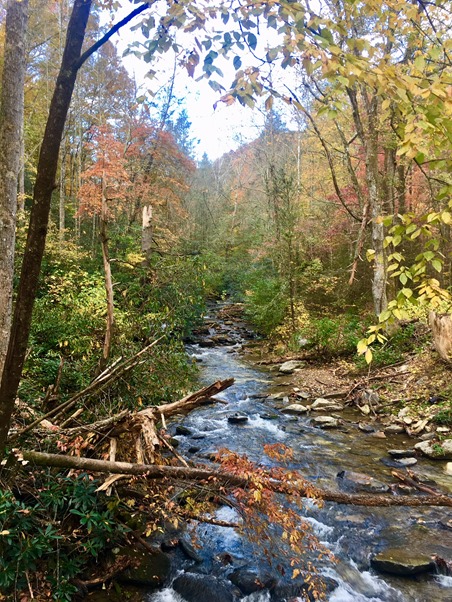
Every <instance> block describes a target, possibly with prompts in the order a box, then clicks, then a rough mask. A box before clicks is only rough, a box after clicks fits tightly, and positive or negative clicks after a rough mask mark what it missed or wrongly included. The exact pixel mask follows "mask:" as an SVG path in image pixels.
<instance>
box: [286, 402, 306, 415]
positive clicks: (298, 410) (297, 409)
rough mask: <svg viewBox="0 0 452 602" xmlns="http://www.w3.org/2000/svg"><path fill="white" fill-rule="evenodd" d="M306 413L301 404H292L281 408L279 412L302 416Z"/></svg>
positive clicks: (304, 407)
mask: <svg viewBox="0 0 452 602" xmlns="http://www.w3.org/2000/svg"><path fill="white" fill-rule="evenodd" d="M307 411H308V408H307V407H306V406H304V405H301V403H292V404H291V405H290V406H287V407H286V408H283V409H282V410H281V412H283V413H284V414H304V413H305V412H307Z"/></svg>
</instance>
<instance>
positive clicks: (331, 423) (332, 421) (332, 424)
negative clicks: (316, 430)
mask: <svg viewBox="0 0 452 602" xmlns="http://www.w3.org/2000/svg"><path fill="white" fill-rule="evenodd" d="M313 423H314V424H315V426H318V427H320V428H321V429H334V428H337V427H338V426H339V424H340V420H339V418H334V417H333V416H317V418H314V419H313Z"/></svg>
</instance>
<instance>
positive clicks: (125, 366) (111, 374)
mask: <svg viewBox="0 0 452 602" xmlns="http://www.w3.org/2000/svg"><path fill="white" fill-rule="evenodd" d="M163 336H164V335H162V336H161V337H159V338H158V339H156V340H155V341H152V343H150V344H149V345H147V346H146V347H144V348H143V349H141V351H138V353H135V355H132V356H131V357H129V358H127V359H125V360H123V359H122V358H121V357H120V358H118V359H117V360H116V361H115V362H113V364H111V366H108V367H107V368H106V369H105V370H104V371H103V372H102V373H101V374H99V375H98V376H96V378H95V379H94V380H92V381H91V382H90V384H89V385H88V386H87V387H85V388H84V389H83V390H82V391H79V392H78V393H76V394H75V395H74V396H73V397H71V398H70V399H68V400H66V401H64V402H63V403H61V404H60V405H59V406H57V407H56V408H54V409H53V410H51V411H50V412H47V414H44V416H41V418H38V419H37V420H35V421H34V422H32V423H31V424H29V425H28V426H27V427H25V428H24V429H23V430H22V431H20V432H19V433H16V434H15V435H13V436H12V437H10V439H9V441H15V440H16V439H18V438H19V437H22V435H25V434H26V433H28V432H30V431H31V430H33V429H34V428H35V426H37V425H38V424H39V423H40V422H42V421H43V420H45V419H47V418H50V417H53V418H56V417H57V416H59V415H60V414H62V413H63V412H66V411H67V410H68V409H69V408H72V407H73V406H74V405H75V404H76V403H77V402H78V401H79V400H80V399H82V398H83V397H86V396H88V395H90V394H92V393H94V392H98V391H100V390H101V389H103V387H105V386H106V385H107V384H110V383H112V382H114V381H115V380H117V379H118V378H119V377H120V376H122V375H123V374H124V373H125V372H128V371H129V370H131V369H132V368H134V367H135V366H136V365H137V364H139V363H140V358H141V356H142V355H143V354H145V353H147V352H148V351H150V350H151V349H152V347H154V346H155V345H157V343H159V342H160V341H161V340H162V338H163Z"/></svg>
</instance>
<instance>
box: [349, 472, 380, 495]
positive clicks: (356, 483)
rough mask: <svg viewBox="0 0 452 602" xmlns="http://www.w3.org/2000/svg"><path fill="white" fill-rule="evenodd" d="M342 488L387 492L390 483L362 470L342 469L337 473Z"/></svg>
mask: <svg viewBox="0 0 452 602" xmlns="http://www.w3.org/2000/svg"><path fill="white" fill-rule="evenodd" d="M337 478H338V480H339V483H340V485H341V488H343V489H347V490H349V491H356V492H359V491H364V492H367V493H387V492H388V491H389V487H388V485H386V484H385V483H382V482H381V481H378V480H377V479H374V478H373V477H370V476H369V475H367V474H363V473H361V472H352V471H350V470H341V472H338V473H337Z"/></svg>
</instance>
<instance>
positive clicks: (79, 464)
mask: <svg viewBox="0 0 452 602" xmlns="http://www.w3.org/2000/svg"><path fill="white" fill-rule="evenodd" d="M15 453H16V455H17V456H18V457H19V458H20V459H24V460H26V461H28V462H31V463H33V464H35V465H36V466H46V467H48V466H53V467H56V468H72V469H77V470H89V471H93V472H102V473H103V472H107V473H113V474H128V475H143V476H145V477H146V478H147V479H164V478H169V479H176V480H189V481H190V480H191V481H209V480H210V481H215V482H217V483H218V482H219V483H221V484H222V485H226V486H235V487H241V488H247V487H249V486H250V485H251V484H252V483H251V480H250V479H248V478H245V477H240V476H237V475H235V474H231V473H227V472H223V471H221V470H214V469H210V468H191V467H185V466H157V465H154V464H130V463H129V462H109V461H107V460H95V459H91V458H78V457H74V456H64V455H59V454H48V453H43V452H37V451H25V450H24V451H20V450H15ZM272 486H273V487H274V489H275V491H280V492H286V493H288V494H289V495H290V493H291V492H292V493H293V492H294V491H297V493H299V494H301V495H305V494H306V495H309V496H310V497H312V496H315V498H318V499H319V500H324V501H326V502H336V503H339V504H352V505H355V506H411V507H416V506H448V507H452V496H449V495H435V496H416V497H414V496H407V495H362V494H351V493H343V492H340V491H334V490H330V489H318V488H314V487H313V486H312V485H311V484H310V483H308V482H307V481H306V482H303V481H302V480H300V481H297V482H296V483H295V482H294V483H291V484H290V485H287V484H286V483H284V482H282V481H277V480H274V481H273V482H272Z"/></svg>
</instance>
